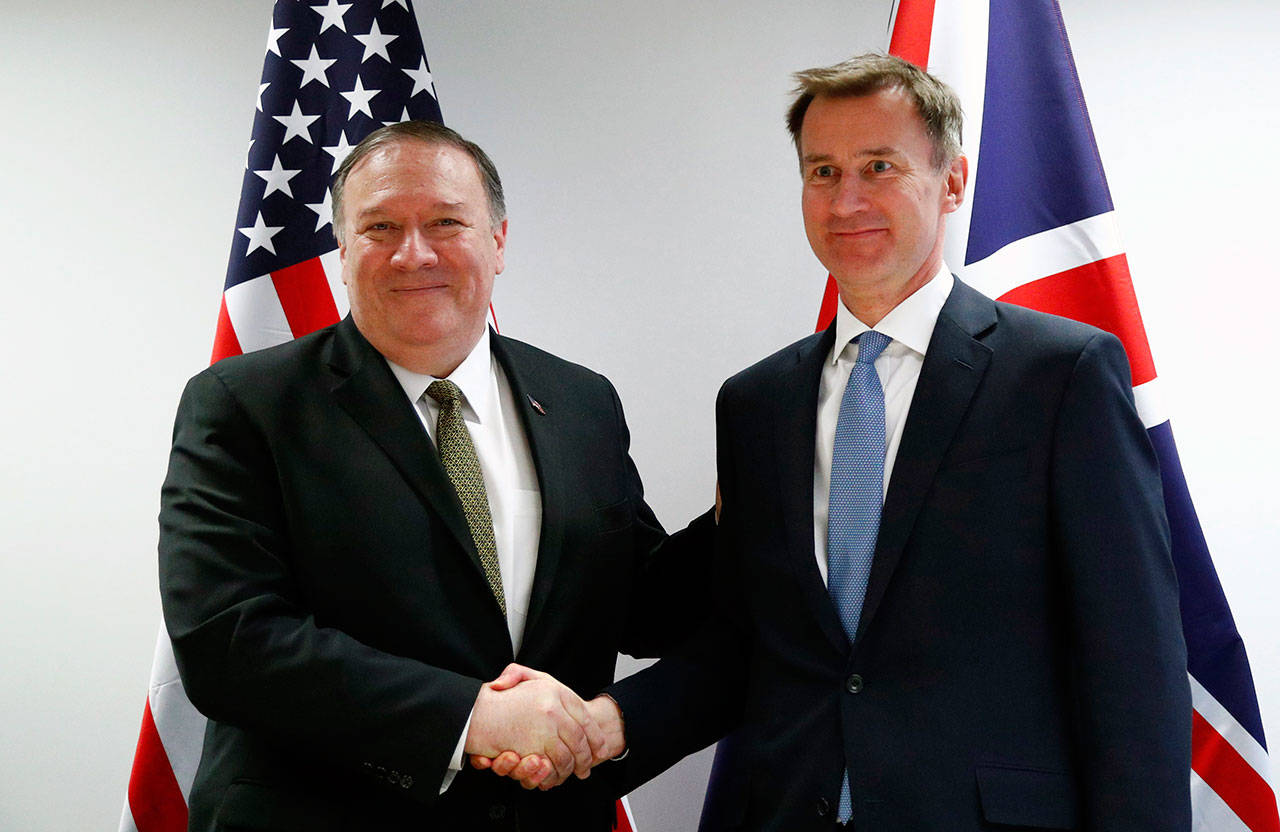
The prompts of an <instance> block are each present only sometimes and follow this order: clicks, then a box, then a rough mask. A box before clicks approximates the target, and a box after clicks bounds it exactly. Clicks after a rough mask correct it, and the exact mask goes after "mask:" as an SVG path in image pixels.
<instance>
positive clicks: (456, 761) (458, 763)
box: [440, 705, 476, 794]
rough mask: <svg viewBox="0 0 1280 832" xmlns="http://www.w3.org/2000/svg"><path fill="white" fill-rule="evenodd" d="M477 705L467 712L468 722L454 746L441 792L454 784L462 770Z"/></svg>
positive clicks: (441, 784)
mask: <svg viewBox="0 0 1280 832" xmlns="http://www.w3.org/2000/svg"><path fill="white" fill-rule="evenodd" d="M475 713H476V706H475V705H472V706H471V713H469V714H467V722H466V724H465V725H463V726H462V736H460V737H458V744H457V745H456V746H454V748H453V758H452V759H451V760H449V768H448V769H447V770H446V771H445V773H444V780H442V781H441V782H440V794H444V793H445V792H446V791H448V790H449V787H450V786H452V785H453V778H455V777H457V776H458V772H460V771H462V747H463V746H464V745H466V744H467V732H468V731H470V730H471V717H473V716H475Z"/></svg>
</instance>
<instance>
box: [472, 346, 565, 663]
mask: <svg viewBox="0 0 1280 832" xmlns="http://www.w3.org/2000/svg"><path fill="white" fill-rule="evenodd" d="M490 343H491V344H492V346H493V354H494V356H495V357H496V358H497V359H498V363H499V364H501V365H502V370H503V372H504V373H506V376H507V383H508V384H509V385H510V386H511V397H512V399H513V400H514V401H515V406H516V410H517V411H519V413H520V424H521V426H522V427H523V428H524V434H525V437H526V438H527V439H528V440H529V453H530V455H531V456H532V457H533V467H534V470H535V471H536V472H537V475H538V491H539V493H540V494H541V497H542V529H541V532H540V534H539V537H538V562H537V564H536V565H535V567H534V572H533V588H532V590H531V592H530V595H529V614H528V617H527V618H526V619H525V626H524V640H523V646H522V648H521V655H522V656H523V655H524V654H525V653H526V652H527V651H528V650H530V649H532V648H534V647H535V646H536V645H537V640H536V639H532V638H530V637H529V634H530V633H532V632H534V627H535V626H536V625H537V623H538V619H539V617H540V616H541V614H542V612H543V610H544V609H545V608H546V606H547V599H548V598H549V597H550V595H551V590H552V588H553V587H554V586H555V583H556V582H555V577H556V570H557V569H558V568H559V566H560V555H561V552H562V551H563V549H564V546H563V543H564V525H565V520H564V509H565V506H566V505H567V504H568V503H567V501H568V499H569V496H568V493H569V492H568V488H569V485H570V483H569V479H568V476H567V474H566V473H565V471H564V469H563V465H562V461H563V460H565V459H569V458H570V455H569V454H567V453H566V452H565V451H564V450H563V442H564V436H565V434H564V432H565V430H566V427H565V417H566V415H567V412H566V410H565V407H564V405H565V403H564V402H554V401H551V400H550V399H548V398H547V396H548V394H549V392H550V391H547V390H540V389H535V388H536V387H537V381H536V378H534V377H533V376H531V374H530V370H531V368H530V367H528V366H521V365H520V364H519V363H518V362H516V361H515V359H514V358H513V356H512V354H511V348H510V347H509V346H508V344H507V342H506V340H505V339H503V338H502V337H501V336H500V335H498V334H497V333H491V334H490Z"/></svg>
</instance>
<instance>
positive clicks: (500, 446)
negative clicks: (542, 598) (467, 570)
mask: <svg viewBox="0 0 1280 832" xmlns="http://www.w3.org/2000/svg"><path fill="white" fill-rule="evenodd" d="M387 364H388V365H389V366H390V367H391V372H392V373H393V374H394V375H395V377H396V380H397V381H399V382H400V386H401V387H402V388H404V394H405V395H406V396H408V397H409V401H410V402H412V403H413V405H414V407H415V408H416V410H417V412H418V417H419V418H420V419H421V420H422V426H423V428H425V429H426V431H427V434H428V435H429V436H430V437H431V441H432V443H433V444H434V443H435V439H436V419H437V418H438V417H439V415H440V405H439V403H438V402H436V400H435V399H433V398H431V397H430V396H428V395H427V394H426V392H427V388H428V387H430V386H431V383H432V382H433V381H436V380H437V379H436V378H435V377H434V376H428V375H422V374H421V373H415V372H413V371H411V370H407V369H405V368H404V367H401V366H400V365H398V364H395V363H394V362H392V361H387ZM448 380H449V381H452V382H453V383H454V384H456V385H458V389H459V390H461V391H462V418H463V421H465V422H466V425H467V431H468V432H469V433H470V434H471V444H472V445H474V446H475V449H476V457H477V458H478V459H479V461H480V470H481V471H482V472H483V474H484V489H485V494H486V495H487V496H488V498H489V516H490V517H491V518H492V520H493V541H494V545H495V548H496V549H497V552H498V569H499V570H500V571H501V573H502V592H503V595H504V596H505V597H506V603H507V631H508V632H509V633H510V634H511V649H512V654H513V655H517V654H519V652H520V645H521V643H522V642H523V640H524V625H525V620H526V618H527V617H528V614H529V596H530V594H531V593H532V592H533V572H534V568H535V567H536V566H537V563H538V539H539V537H540V535H541V532H542V494H541V492H540V491H539V490H538V474H537V471H536V470H535V469H534V466H533V454H532V453H531V452H530V450H529V439H528V437H527V436H525V432H524V426H523V425H521V423H520V413H519V411H518V410H517V409H516V402H515V396H514V395H513V394H512V392H511V385H510V383H509V382H508V381H507V376H506V373H504V372H503V370H502V365H500V364H499V363H498V360H497V359H496V358H494V357H493V353H492V352H491V351H490V349H489V329H488V327H486V328H485V330H484V334H483V335H481V336H480V340H479V341H478V342H477V343H476V345H475V347H474V348H472V350H471V353H470V354H469V355H468V356H467V357H466V358H465V359H464V360H463V362H462V363H461V364H459V365H458V368H457V369H456V370H454V371H453V372H452V373H450V374H449V377H448ZM470 727H471V718H470V717H468V718H467V724H466V725H464V726H463V729H462V736H461V737H459V739H458V744H457V746H456V748H455V750H454V755H453V759H452V760H451V761H450V764H449V768H450V769H452V771H450V772H448V773H447V774H446V775H445V779H444V783H443V784H442V787H441V792H443V791H444V790H445V789H447V788H449V785H450V784H451V783H452V782H453V775H454V772H456V771H460V770H461V769H462V749H463V745H464V743H465V740H466V736H467V730H468V729H469V728H470Z"/></svg>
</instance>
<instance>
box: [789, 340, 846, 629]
mask: <svg viewBox="0 0 1280 832" xmlns="http://www.w3.org/2000/svg"><path fill="white" fill-rule="evenodd" d="M835 337H836V336H835V324H834V323H833V324H832V325H831V326H830V327H828V328H827V331H826V332H824V333H823V334H822V335H821V337H818V338H809V339H806V340H805V341H803V342H801V344H800V345H799V346H798V347H797V348H796V352H795V364H794V365H793V367H792V368H791V370H790V372H789V373H788V374H787V375H785V376H784V377H783V378H782V379H781V381H782V390H781V391H779V392H778V393H777V394H776V395H774V396H773V400H774V413H775V427H776V429H775V431H774V436H775V438H776V445H775V449H776V452H777V462H778V493H779V499H780V500H781V501H782V515H783V523H784V526H785V529H786V539H787V558H788V559H789V560H790V561H791V567H792V569H793V571H794V572H795V574H796V580H797V581H798V582H799V584H800V589H801V592H802V593H803V595H804V598H805V606H806V607H807V608H808V609H810V610H812V611H813V613H814V615H816V616H817V619H818V626H819V627H820V628H821V629H822V631H823V632H824V633H826V635H827V638H828V639H830V640H831V643H832V645H833V646H834V647H835V648H836V649H837V650H839V651H841V652H842V653H843V652H844V651H846V650H848V645H849V640H848V637H847V636H846V635H845V633H844V628H843V626H842V625H841V624H840V615H839V613H838V612H837V611H836V607H835V604H834V603H833V602H832V600H831V596H830V595H829V594H827V587H826V584H825V583H823V580H822V573H821V572H820V571H819V570H818V560H817V554H816V553H815V552H814V549H813V454H814V445H815V442H816V437H817V430H818V411H817V402H818V386H819V384H820V382H821V380H822V365H823V362H824V361H825V360H826V359H827V358H828V357H829V356H830V354H831V347H832V344H833V343H834V342H835Z"/></svg>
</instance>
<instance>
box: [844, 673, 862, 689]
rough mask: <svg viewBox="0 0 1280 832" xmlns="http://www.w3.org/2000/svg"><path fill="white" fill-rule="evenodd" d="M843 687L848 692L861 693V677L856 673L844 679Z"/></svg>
mask: <svg viewBox="0 0 1280 832" xmlns="http://www.w3.org/2000/svg"><path fill="white" fill-rule="evenodd" d="M844 689H845V690H847V691H849V693H862V677H861V676H859V675H858V674H857V673H855V674H853V675H852V676H850V677H849V678H848V679H846V680H845V683H844Z"/></svg>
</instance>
